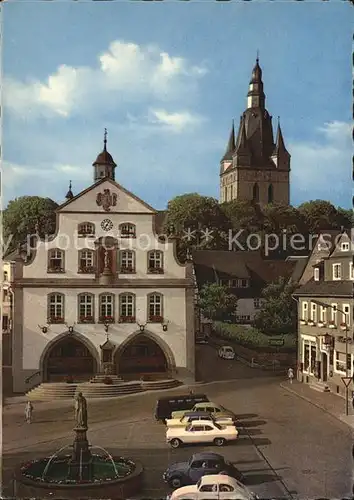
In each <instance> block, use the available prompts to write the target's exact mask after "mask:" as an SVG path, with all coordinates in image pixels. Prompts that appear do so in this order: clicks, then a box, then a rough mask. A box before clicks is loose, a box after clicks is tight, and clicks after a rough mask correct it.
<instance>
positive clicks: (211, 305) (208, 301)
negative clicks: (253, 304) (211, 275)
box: [198, 283, 237, 320]
mask: <svg viewBox="0 0 354 500" xmlns="http://www.w3.org/2000/svg"><path fill="white" fill-rule="evenodd" d="M198 306H199V308H200V309H201V311H202V313H203V316H205V317H206V318H208V319H212V320H225V319H230V318H232V317H233V316H235V314H236V309H237V297H236V296H235V295H233V294H231V293H229V292H228V290H227V288H226V287H225V286H223V285H219V284H217V283H207V284H205V285H204V286H203V287H202V289H201V290H200V293H199V299H198Z"/></svg>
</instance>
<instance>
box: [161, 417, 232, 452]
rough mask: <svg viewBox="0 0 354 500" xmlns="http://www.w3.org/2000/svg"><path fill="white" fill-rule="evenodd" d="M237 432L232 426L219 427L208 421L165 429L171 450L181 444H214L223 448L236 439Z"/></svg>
mask: <svg viewBox="0 0 354 500" xmlns="http://www.w3.org/2000/svg"><path fill="white" fill-rule="evenodd" d="M237 436H238V430H237V429H236V427H235V426H233V425H220V424H217V423H214V422H210V421H208V420H199V421H198V422H192V423H191V424H188V425H187V426H186V427H167V430H166V441H167V443H169V444H170V445H171V446H172V448H178V447H179V446H181V444H193V443H214V444H215V445H216V446H223V445H224V444H226V442H227V441H234V440H235V439H237Z"/></svg>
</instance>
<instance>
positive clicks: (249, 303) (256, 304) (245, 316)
mask: <svg viewBox="0 0 354 500" xmlns="http://www.w3.org/2000/svg"><path fill="white" fill-rule="evenodd" d="M261 304H262V300H261V299H258V298H253V297H251V298H247V299H242V298H240V299H238V301H237V311H236V322H237V323H249V322H252V321H254V319H255V316H256V314H257V313H258V312H259V309H260V306H261Z"/></svg>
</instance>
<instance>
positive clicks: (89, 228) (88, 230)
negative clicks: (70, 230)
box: [77, 222, 95, 236]
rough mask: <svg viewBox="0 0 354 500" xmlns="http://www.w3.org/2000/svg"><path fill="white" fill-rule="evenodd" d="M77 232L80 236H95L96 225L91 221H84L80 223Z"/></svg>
mask: <svg viewBox="0 0 354 500" xmlns="http://www.w3.org/2000/svg"><path fill="white" fill-rule="evenodd" d="M77 232H78V235H79V236H94V234H95V226H94V224H92V223H91V222H82V223H81V224H79V225H78V228H77Z"/></svg>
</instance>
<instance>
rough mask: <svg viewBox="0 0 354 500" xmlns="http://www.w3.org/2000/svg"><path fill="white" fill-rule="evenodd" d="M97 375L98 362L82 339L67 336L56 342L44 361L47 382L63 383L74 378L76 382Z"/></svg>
mask: <svg viewBox="0 0 354 500" xmlns="http://www.w3.org/2000/svg"><path fill="white" fill-rule="evenodd" d="M96 373H97V360H96V359H95V357H94V356H93V354H92V352H91V350H90V349H89V348H88V346H87V345H85V343H84V342H82V341H81V340H80V339H78V338H76V337H73V336H69V335H65V336H64V337H63V338H61V339H59V340H58V341H57V342H54V343H53V345H52V346H50V347H49V349H48V350H47V352H46V355H45V357H44V360H43V378H44V381H45V382H62V381H64V380H65V379H66V377H72V378H73V380H74V382H80V381H85V380H89V379H90V378H92V377H93V376H94V375H95V374H96Z"/></svg>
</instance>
